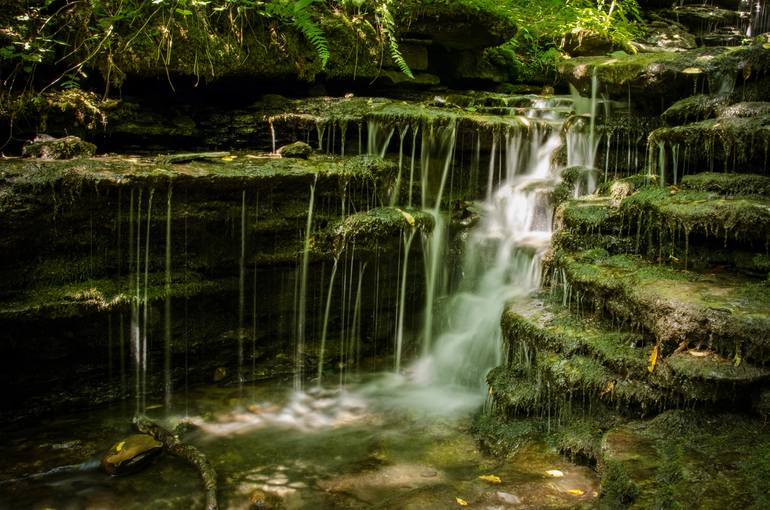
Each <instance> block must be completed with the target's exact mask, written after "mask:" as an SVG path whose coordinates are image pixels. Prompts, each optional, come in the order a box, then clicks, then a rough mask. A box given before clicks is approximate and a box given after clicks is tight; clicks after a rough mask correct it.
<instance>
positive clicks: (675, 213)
mask: <svg viewBox="0 0 770 510" xmlns="http://www.w3.org/2000/svg"><path fill="white" fill-rule="evenodd" d="M705 180H706V179H704V180H703V181H705ZM703 181H701V182H703ZM735 186H736V187H737V186H739V182H736V184H735ZM620 213H621V214H625V215H627V216H629V217H631V218H634V217H636V218H642V219H641V220H639V221H646V222H652V223H655V222H656V221H659V222H662V223H663V224H666V225H667V226H668V227H669V228H670V229H681V230H684V232H685V233H686V234H687V235H690V234H691V233H693V232H700V233H702V234H703V235H704V236H705V237H713V238H716V239H719V238H722V239H724V237H727V236H728V233H729V236H730V237H731V238H732V239H733V240H739V241H743V242H746V243H748V244H757V245H759V246H761V245H764V244H766V243H767V242H768V241H769V240H770V200H768V199H765V198H751V197H746V196H741V195H733V196H730V197H726V196H718V195H715V194H713V193H710V192H703V191H690V190H682V191H677V190H676V189H674V188H661V187H646V188H643V189H641V190H639V191H637V192H636V193H633V194H631V195H629V196H628V197H627V198H625V199H624V200H623V201H622V202H621V205H620ZM645 216H646V217H645Z"/></svg>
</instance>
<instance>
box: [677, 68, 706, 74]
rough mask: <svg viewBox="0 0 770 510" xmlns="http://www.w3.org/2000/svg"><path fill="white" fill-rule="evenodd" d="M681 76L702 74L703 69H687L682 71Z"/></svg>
mask: <svg viewBox="0 0 770 510" xmlns="http://www.w3.org/2000/svg"><path fill="white" fill-rule="evenodd" d="M682 74H703V69H701V68H700V67H687V68H685V69H682Z"/></svg>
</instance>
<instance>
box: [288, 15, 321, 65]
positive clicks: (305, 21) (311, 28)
mask: <svg viewBox="0 0 770 510" xmlns="http://www.w3.org/2000/svg"><path fill="white" fill-rule="evenodd" d="M313 2H315V0H297V1H296V2H294V9H293V12H292V23H293V24H294V26H295V27H297V28H298V29H299V31H300V32H302V35H304V36H305V38H306V39H307V40H308V41H309V42H310V45H311V46H313V48H314V49H315V51H316V53H317V54H318V58H320V59H321V68H325V67H326V62H328V60H329V43H328V41H327V40H326V36H325V35H324V32H323V30H321V27H319V26H318V24H317V23H316V22H315V21H313V18H312V17H311V15H310V6H311V5H312V4H313Z"/></svg>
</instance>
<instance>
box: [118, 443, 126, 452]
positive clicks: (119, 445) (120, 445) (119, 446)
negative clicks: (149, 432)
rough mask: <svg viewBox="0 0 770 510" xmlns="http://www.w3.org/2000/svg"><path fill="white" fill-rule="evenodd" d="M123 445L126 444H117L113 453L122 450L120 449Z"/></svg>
mask: <svg viewBox="0 0 770 510" xmlns="http://www.w3.org/2000/svg"><path fill="white" fill-rule="evenodd" d="M125 445H126V442H125V441H121V442H119V443H118V446H116V447H115V451H116V452H119V451H120V450H122V449H123V447H124V446H125Z"/></svg>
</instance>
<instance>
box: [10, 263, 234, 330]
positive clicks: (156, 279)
mask: <svg viewBox="0 0 770 510" xmlns="http://www.w3.org/2000/svg"><path fill="white" fill-rule="evenodd" d="M134 283H135V280H133V279H130V278H123V279H122V280H118V279H117V278H112V279H93V280H85V281H81V282H75V283H65V284H59V285H50V286H40V287H33V288H30V289H28V290H26V291H24V292H22V293H20V294H19V295H17V296H16V297H14V298H11V299H9V300H6V301H4V302H3V303H2V306H0V317H2V318H3V319H6V320H10V319H25V320H30V319H34V318H38V317H41V318H42V317H44V318H47V319H57V318H68V317H79V316H86V315H90V314H93V313H98V312H105V311H111V310H125V309H127V307H129V306H130V304H131V303H132V302H133V301H135V300H136V299H137V294H136V290H135V289H133V288H132V287H131V285H133V284H134ZM235 288H237V282H236V281H235V279H227V280H208V279H204V278H203V277H202V276H201V275H199V274H196V273H193V272H189V271H188V272H186V273H175V274H173V275H172V280H171V287H170V292H169V291H168V290H167V288H166V285H165V273H152V274H149V275H148V287H147V289H146V295H147V301H148V302H155V301H159V300H163V299H165V298H166V297H167V296H170V297H172V298H180V297H190V296H197V295H201V294H217V293H221V292H228V291H232V290H233V289H235ZM144 296H145V289H144V288H142V289H141V291H140V293H139V298H138V299H139V300H140V301H143V300H144Z"/></svg>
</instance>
